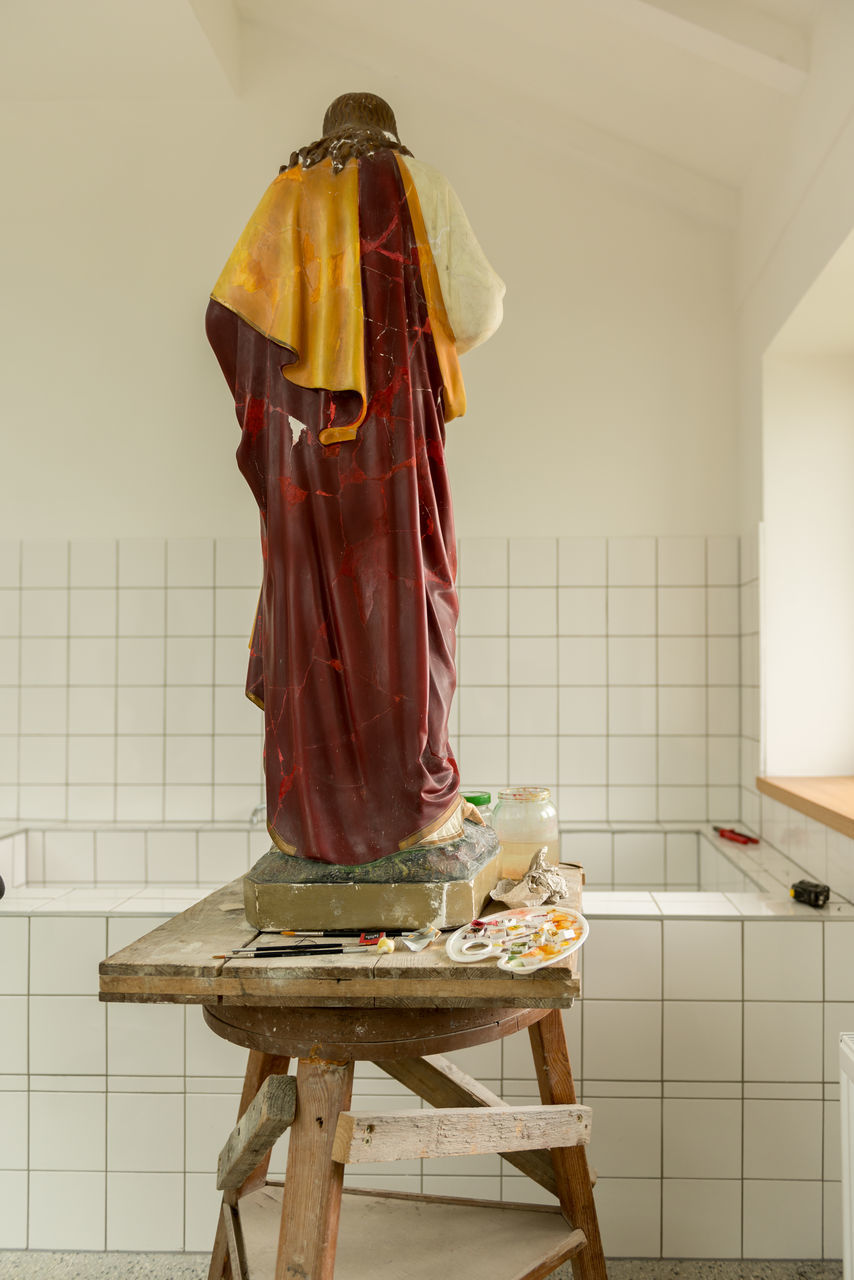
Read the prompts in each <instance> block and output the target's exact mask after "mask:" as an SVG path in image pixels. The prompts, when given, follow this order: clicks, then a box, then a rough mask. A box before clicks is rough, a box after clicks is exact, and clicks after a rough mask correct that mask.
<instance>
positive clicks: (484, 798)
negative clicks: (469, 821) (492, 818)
mask: <svg viewBox="0 0 854 1280" xmlns="http://www.w3.org/2000/svg"><path fill="white" fill-rule="evenodd" d="M463 799H464V800H468V802H469V804H473V805H475V807H476V808H478V809H482V808H483V807H484V805H488V804H491V803H492V796H491V795H490V793H489V792H488V791H464V792H463Z"/></svg>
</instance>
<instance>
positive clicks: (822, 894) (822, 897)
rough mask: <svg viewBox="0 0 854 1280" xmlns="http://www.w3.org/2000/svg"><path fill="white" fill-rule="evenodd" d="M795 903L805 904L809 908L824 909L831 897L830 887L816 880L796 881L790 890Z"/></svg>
mask: <svg viewBox="0 0 854 1280" xmlns="http://www.w3.org/2000/svg"><path fill="white" fill-rule="evenodd" d="M789 892H790V893H791V895H792V897H793V898H794V899H795V902H805V903H806V905H807V906H808V907H823V906H824V905H825V904H826V902H827V900H828V898H829V897H830V885H829V884H819V883H818V882H817V881H816V880H796V881H795V883H794V884H793V885H792V887H791V889H790V890H789Z"/></svg>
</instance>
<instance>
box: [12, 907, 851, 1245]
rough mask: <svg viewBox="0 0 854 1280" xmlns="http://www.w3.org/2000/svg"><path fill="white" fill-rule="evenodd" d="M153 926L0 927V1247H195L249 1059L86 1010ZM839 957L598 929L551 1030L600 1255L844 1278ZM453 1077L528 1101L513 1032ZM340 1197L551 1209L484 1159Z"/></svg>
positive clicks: (199, 1024)
mask: <svg viewBox="0 0 854 1280" xmlns="http://www.w3.org/2000/svg"><path fill="white" fill-rule="evenodd" d="M158 922H159V918H158V917H157V916H154V915H150V914H149V915H139V914H137V915H131V914H126V915H124V916H121V917H116V916H111V917H109V918H107V917H106V916H105V915H104V914H101V915H100V916H97V915H91V916H88V917H86V918H76V919H66V918H63V917H62V916H59V915H56V914H54V915H49V914H47V913H46V912H37V913H36V914H35V915H34V916H32V917H31V918H30V919H27V918H26V917H24V916H21V917H9V916H6V917H4V916H3V915H2V914H0V938H1V939H2V940H3V946H4V951H3V957H4V959H6V958H9V957H12V959H13V961H15V962H14V963H12V964H10V965H7V964H5V963H3V964H0V1018H2V1025H3V1028H4V1035H3V1036H2V1037H0V1124H2V1132H3V1142H2V1143H0V1188H2V1189H3V1190H4V1192H5V1193H6V1195H7V1199H6V1200H4V1205H5V1207H6V1209H7V1212H6V1213H4V1214H2V1215H0V1248H3V1247H6V1248H20V1247H26V1245H27V1244H29V1246H30V1247H31V1248H45V1249H48V1248H56V1249H103V1248H105V1247H106V1248H109V1249H153V1250H157V1249H160V1250H172V1249H181V1248H186V1249H189V1250H206V1249H209V1248H210V1244H211V1240H212V1238H213V1231H214V1226H215V1221H216V1213H217V1203H218V1196H217V1193H216V1190H215V1187H214V1173H213V1170H214V1168H215V1164H216V1157H217V1154H218V1152H219V1149H220V1147H221V1145H222V1143H223V1141H224V1140H225V1137H226V1136H227V1134H228V1132H229V1130H230V1128H231V1126H232V1124H233V1123H234V1117H235V1113H236V1108H237V1103H238V1096H239V1091H240V1080H241V1076H242V1072H243V1068H244V1063H245V1054H244V1052H243V1051H242V1050H240V1049H238V1048H236V1047H235V1046H233V1045H230V1044H228V1043H227V1042H225V1041H223V1040H220V1039H218V1038H217V1037H215V1036H214V1035H213V1034H212V1033H211V1032H210V1031H209V1030H208V1028H207V1027H206V1026H205V1025H204V1023H203V1021H202V1018H201V1011H200V1010H199V1009H197V1008H192V1007H190V1008H186V1009H185V1008H183V1007H180V1006H170V1005H166V1006H150V1005H121V1004H119V1005H112V1004H111V1005H106V1006H105V1005H102V1004H99V1003H98V1000H97V996H96V994H95V987H96V983H97V969H96V965H95V960H96V959H97V958H98V957H99V956H101V955H103V954H105V953H107V952H111V951H114V950H116V949H117V948H118V947H120V946H122V945H124V944H125V943H127V942H129V941H130V940H131V939H133V938H135V937H137V936H139V935H140V934H141V933H144V932H146V931H147V930H149V929H151V928H153V927H154V926H155V925H156V924H157V923H158ZM10 926H11V928H10ZM72 951H73V953H74V955H75V956H76V957H77V958H76V959H75V960H74V963H73V964H64V963H63V964H60V963H55V962H54V963H52V962H51V958H52V956H54V955H55V954H60V955H61V956H62V957H65V958H67V957H68V956H69V955H70V954H72ZM21 955H23V956H24V957H25V958H27V960H26V963H25V964H24V965H21V964H20V963H19V962H17V960H16V959H15V958H16V957H19V956H21ZM794 957H797V964H795V963H794ZM852 958H854V922H852V921H851V920H844V921H843V920H840V921H833V922H822V921H820V920H812V919H806V920H774V919H754V920H751V919H742V918H726V919H717V920H710V919H700V920H697V919H694V920H691V919H679V918H666V917H665V918H661V917H658V918H655V919H652V918H650V919H622V918H620V917H619V916H614V917H613V918H609V917H607V916H597V917H596V918H595V919H594V921H593V928H592V929H591V933H590V937H589V939H588V942H587V943H586V945H585V948H584V950H583V952H582V971H583V984H584V992H585V995H584V999H583V1001H581V1002H579V1003H578V1004H577V1005H576V1006H575V1007H574V1008H573V1009H572V1010H570V1011H568V1012H567V1013H566V1014H565V1015H564V1016H565V1021H566V1027H567V1033H568V1039H569V1044H570V1054H571V1058H572V1061H573V1064H574V1067H575V1072H576V1079H577V1084H578V1086H579V1091H580V1094H581V1096H582V1100H583V1101H584V1102H586V1103H588V1104H589V1105H590V1106H591V1107H592V1109H593V1136H592V1143H591V1149H590V1156H591V1162H592V1164H593V1166H594V1167H595V1168H596V1170H597V1172H598V1182H597V1186H596V1193H595V1194H596V1200H597V1205H598V1210H599V1214H600V1221H601V1225H602V1234H603V1239H604V1242H605V1248H606V1252H607V1253H608V1254H609V1255H611V1256H619V1255H624V1256H645V1255H650V1256H658V1255H659V1254H663V1255H664V1256H675V1257H704V1256H712V1257H728V1256H732V1257H739V1256H745V1257H760V1258H761V1257H795V1258H810V1257H816V1258H817V1257H822V1256H825V1257H838V1256H839V1252H840V1238H839V1212H838V1210H839V1197H840V1182H839V1179H840V1164H839V1137H838V1134H839V1121H838V1108H839V1103H838V1097H839V1086H838V1076H837V1041H838V1033H839V1031H840V1030H850V1029H851V1028H852V1027H854V966H852V963H851V961H852ZM451 1056H452V1057H453V1058H454V1059H455V1060H456V1061H457V1062H458V1063H459V1065H461V1066H462V1067H463V1068H464V1069H465V1070H468V1071H470V1072H471V1074H473V1075H475V1076H476V1077H477V1078H478V1079H480V1080H482V1081H483V1082H484V1083H485V1084H487V1085H488V1086H489V1087H490V1088H492V1089H493V1090H495V1091H496V1092H498V1093H499V1094H501V1096H503V1097H504V1098H505V1099H506V1100H507V1101H509V1102H513V1101H514V1100H518V1101H519V1102H522V1103H524V1102H530V1101H532V1100H533V1099H534V1097H535V1094H536V1086H535V1083H534V1075H533V1070H532V1064H531V1059H530V1050H529V1045H528V1038H527V1036H526V1035H525V1034H524V1033H522V1034H521V1035H516V1036H513V1037H509V1038H507V1039H505V1040H503V1041H501V1042H498V1043H495V1044H491V1045H483V1046H480V1047H478V1048H477V1049H472V1050H465V1051H462V1052H460V1053H456V1054H453V1055H451ZM408 1105H412V1106H419V1105H420V1104H419V1103H418V1102H417V1101H416V1100H415V1099H414V1098H413V1097H412V1096H411V1095H409V1094H407V1093H406V1092H405V1091H404V1090H403V1089H402V1087H401V1086H400V1085H398V1084H396V1083H395V1082H394V1081H392V1080H390V1079H389V1078H388V1077H386V1076H385V1075H384V1074H383V1073H382V1071H381V1070H380V1069H379V1068H378V1067H375V1066H373V1065H363V1066H361V1067H360V1068H359V1069H358V1072H357V1080H356V1088H355V1097H354V1108H355V1109H360V1108H361V1109H375V1108H394V1109H398V1108H400V1107H404V1106H408ZM286 1146H287V1141H286V1139H285V1140H284V1141H283V1142H281V1143H279V1144H278V1146H277V1149H276V1152H275V1155H274V1161H273V1168H274V1170H275V1172H276V1173H277V1174H279V1175H280V1174H281V1172H282V1171H283V1169H284V1158H285V1151H286ZM351 1181H352V1182H354V1183H355V1182H357V1181H358V1182H359V1183H360V1184H361V1185H365V1186H371V1185H387V1186H388V1185H391V1186H395V1187H397V1188H398V1189H409V1190H418V1189H423V1190H425V1191H430V1192H435V1193H438V1194H463V1195H486V1196H491V1197H501V1196H503V1197H505V1198H507V1199H511V1200H520V1199H543V1198H544V1195H543V1194H542V1193H541V1192H540V1191H539V1189H538V1188H536V1187H535V1186H534V1184H533V1183H530V1182H529V1181H527V1180H526V1179H525V1178H523V1177H522V1176H521V1175H518V1174H516V1173H515V1172H514V1171H513V1170H511V1169H510V1168H509V1167H508V1166H502V1162H501V1161H500V1160H499V1159H498V1157H494V1156H490V1157H485V1158H483V1159H476V1160H466V1159H463V1158H459V1159H453V1160H450V1159H449V1160H442V1161H424V1162H420V1161H412V1162H409V1163H408V1164H406V1165H389V1166H377V1167H368V1166H363V1167H360V1168H359V1170H358V1171H354V1173H353V1175H352V1178H351ZM10 1205H11V1206H15V1210H16V1211H15V1212H11V1211H9V1207H10Z"/></svg>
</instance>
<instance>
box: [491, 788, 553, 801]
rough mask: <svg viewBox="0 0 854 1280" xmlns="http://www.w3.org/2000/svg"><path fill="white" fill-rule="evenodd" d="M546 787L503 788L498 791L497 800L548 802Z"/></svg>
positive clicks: (547, 789) (549, 792)
mask: <svg viewBox="0 0 854 1280" xmlns="http://www.w3.org/2000/svg"><path fill="white" fill-rule="evenodd" d="M551 794H552V793H551V791H550V790H549V788H548V787H504V788H503V790H501V791H499V793H498V799H499V800H523V801H528V800H548V799H550V798H551Z"/></svg>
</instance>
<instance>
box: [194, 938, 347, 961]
mask: <svg viewBox="0 0 854 1280" xmlns="http://www.w3.org/2000/svg"><path fill="white" fill-rule="evenodd" d="M344 951H354V952H355V951H360V952H361V953H362V955H364V954H365V951H366V948H365V947H363V946H362V945H361V943H358V942H357V943H356V944H355V946H347V945H345V944H344V943H343V942H342V943H337V944H336V943H329V945H328V946H325V945H324V946H319V947H312V946H310V947H239V948H237V950H235V951H227V952H224V953H223V954H222V955H217V956H213V957H212V958H213V959H214V960H231V959H235V960H237V959H240V958H241V957H247V956H332V955H341V953H342V952H344Z"/></svg>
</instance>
